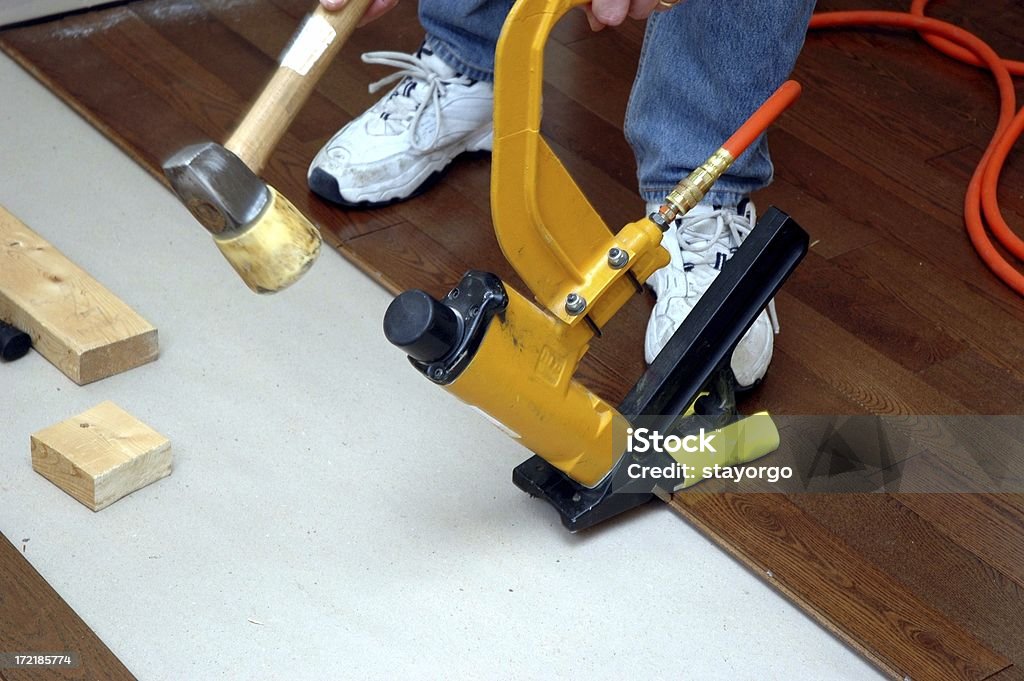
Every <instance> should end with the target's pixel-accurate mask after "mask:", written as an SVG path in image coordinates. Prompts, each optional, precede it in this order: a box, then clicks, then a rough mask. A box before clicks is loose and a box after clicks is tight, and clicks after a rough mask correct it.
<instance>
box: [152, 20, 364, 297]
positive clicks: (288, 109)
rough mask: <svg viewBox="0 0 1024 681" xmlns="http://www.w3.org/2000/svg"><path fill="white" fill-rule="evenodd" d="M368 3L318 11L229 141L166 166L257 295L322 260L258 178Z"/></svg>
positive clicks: (291, 212) (300, 223)
mask: <svg viewBox="0 0 1024 681" xmlns="http://www.w3.org/2000/svg"><path fill="white" fill-rule="evenodd" d="M371 1H372V0H349V3H348V4H347V5H345V7H344V8H343V9H341V10H339V11H337V12H328V11H327V10H325V9H324V8H323V7H322V6H319V5H318V6H317V8H316V11H315V12H313V14H311V15H310V16H308V17H307V18H306V21H305V23H303V25H302V28H300V29H299V31H298V33H296V34H295V36H294V37H293V38H292V41H291V43H290V44H289V46H288V47H287V48H286V49H285V51H284V52H283V53H282V55H281V59H280V63H279V64H278V68H277V71H276V72H275V73H274V75H273V76H272V77H271V79H270V82H268V83H267V85H266V86H265V87H264V88H263V91H262V92H261V93H260V94H259V96H258V97H257V98H256V101H255V102H253V104H252V107H251V108H250V109H249V111H248V113H246V115H245V118H243V119H242V121H241V123H239V124H238V127H237V128H236V129H235V131H234V133H232V135H231V137H230V138H228V141H227V142H225V143H224V145H223V146H222V145H220V144H217V143H215V142H204V143H200V144H193V145H190V146H188V147H185V148H184V149H182V150H181V151H179V152H177V153H176V154H174V155H173V156H172V157H171V158H169V159H168V160H167V161H166V162H165V163H164V174H165V175H166V176H167V179H168V180H169V181H170V183H171V187H172V188H173V189H174V191H175V193H177V195H178V197H179V198H181V200H182V201H183V202H184V204H185V206H186V207H187V208H188V209H189V211H191V212H192V215H194V216H195V217H196V219H197V220H199V222H200V223H202V225H203V227H205V228H206V229H207V231H209V232H210V234H212V235H213V238H214V242H215V243H216V244H217V247H218V248H219V249H220V251H221V253H223V254H224V257H225V258H227V260H228V262H229V263H231V266H232V267H234V268H235V271H236V272H238V274H239V276H241V277H242V280H243V281H245V283H246V284H247V285H248V286H249V288H251V289H252V290H253V291H256V292H257V293H274V292H276V291H280V290H281V289H283V288H285V287H287V286H289V285H291V284H292V283H294V282H295V281H297V280H298V279H299V278H300V277H301V276H302V275H303V274H304V273H305V272H306V270H308V269H309V268H310V266H311V265H312V264H313V263H314V262H315V261H316V258H317V256H318V255H319V254H320V232H319V231H317V229H316V227H314V226H313V224H312V223H310V221H309V220H308V219H306V217H305V216H304V215H303V214H302V213H300V212H299V210H298V209H297V208H295V206H293V205H292V204H291V203H290V202H289V201H288V200H287V199H286V198H285V197H284V196H283V195H282V194H280V193H278V192H277V190H275V189H274V188H273V187H271V186H269V185H267V184H266V183H265V182H263V180H261V179H260V178H259V173H260V172H261V171H262V170H263V167H264V166H265V165H266V163H267V159H268V158H269V157H270V154H271V152H273V150H274V147H276V146H277V143H278V141H280V139H281V137H282V135H284V133H285V130H287V129H288V126H289V125H291V122H292V120H293V119H294V118H295V116H296V114H298V112H299V110H300V109H301V108H302V105H303V104H305V102H306V100H307V99H308V98H309V95H310V94H311V93H312V91H313V88H314V87H315V86H316V83H317V81H318V80H319V79H320V77H321V76H322V75H323V73H324V71H326V70H327V66H328V64H330V62H331V60H332V59H333V58H334V55H335V54H337V52H338V50H340V49H341V46H342V45H343V44H344V43H345V41H346V40H347V39H348V37H349V36H350V35H351V34H352V31H353V30H354V29H355V27H356V24H358V23H359V20H360V19H361V18H362V16H363V13H364V12H365V11H366V8H367V7H368V6H369V5H370V2H371Z"/></svg>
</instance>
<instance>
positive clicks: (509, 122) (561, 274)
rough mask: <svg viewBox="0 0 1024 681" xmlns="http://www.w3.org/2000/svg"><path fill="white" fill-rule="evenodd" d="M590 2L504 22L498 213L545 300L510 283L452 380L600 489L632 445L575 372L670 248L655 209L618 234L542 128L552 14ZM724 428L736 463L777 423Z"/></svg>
mask: <svg viewBox="0 0 1024 681" xmlns="http://www.w3.org/2000/svg"><path fill="white" fill-rule="evenodd" d="M582 4H584V0H519V2H517V3H516V5H515V6H514V7H513V9H512V12H511V13H510V14H509V16H508V18H507V20H506V22H505V26H504V29H503V30H502V33H501V38H500V40H499V42H498V48H497V59H496V63H497V65H498V66H497V72H496V78H495V84H494V98H495V102H494V151H493V164H492V170H491V205H492V211H491V212H492V216H493V220H494V230H495V234H496V235H497V238H498V242H499V244H500V245H501V249H502V251H503V252H504V254H505V257H506V258H507V259H508V261H509V262H510V263H511V264H512V266H513V267H514V268H515V270H516V272H517V273H518V274H519V276H520V277H522V279H523V281H524V282H526V285H527V286H528V287H529V288H530V291H531V292H532V293H533V295H534V296H535V297H536V299H537V301H539V303H540V304H541V305H542V306H543V307H538V306H537V305H535V304H534V303H533V302H531V301H530V300H528V299H527V298H526V297H524V296H523V295H522V294H520V293H519V292H517V291H515V290H513V289H511V288H510V287H508V286H506V287H505V288H506V290H507V292H508V295H509V304H508V307H507V309H506V310H505V312H504V313H502V314H501V315H499V316H497V317H496V318H495V319H494V320H493V321H492V322H491V323H490V326H489V328H488V330H487V331H486V333H485V335H484V338H483V340H482V342H481V344H480V347H479V348H478V349H477V351H476V353H475V354H474V357H473V359H472V361H471V362H470V363H469V365H468V366H467V367H466V369H465V370H464V371H463V372H462V373H461V374H460V375H459V376H458V378H456V379H455V380H454V381H453V382H452V383H451V384H449V385H448V386H447V389H448V390H449V391H450V392H452V393H453V394H455V395H456V396H458V397H459V398H460V399H462V400H463V401H465V402H468V403H469V404H472V405H474V406H476V407H477V408H479V409H481V410H482V411H484V412H485V413H487V414H488V415H489V416H491V417H492V418H493V419H495V420H496V421H498V422H500V423H501V424H503V425H504V426H505V427H506V428H507V429H508V430H510V431H512V432H513V434H514V436H516V437H518V438H519V439H520V440H521V442H522V444H523V445H525V446H526V447H528V448H529V449H530V450H532V451H533V452H535V453H536V454H538V455H539V456H541V457H542V458H544V459H545V460H546V461H548V462H549V463H551V464H552V465H553V466H555V467H556V468H558V469H559V470H561V471H563V472H564V473H566V474H567V475H568V476H570V477H571V478H573V479H574V480H576V481H577V482H579V483H580V484H582V485H585V486H588V487H593V486H595V485H597V484H598V483H599V482H601V480H602V479H603V478H604V477H605V476H606V475H607V474H608V472H609V471H610V470H611V469H612V467H613V466H614V465H615V463H616V460H617V458H618V457H619V456H620V455H621V454H622V452H623V451H625V447H626V428H627V427H628V425H629V424H628V422H627V420H626V418H625V417H623V416H622V415H621V414H620V413H619V412H618V411H617V410H616V409H615V408H614V407H613V406H612V405H610V404H608V403H607V402H606V401H605V400H603V399H601V398H600V397H598V396H597V395H595V394H594V393H593V392H591V391H590V390H589V389H588V388H587V387H586V386H585V385H583V384H582V383H580V382H578V381H576V380H575V379H574V378H573V376H574V375H575V373H576V370H577V368H578V367H579V363H580V360H582V358H583V356H584V355H585V354H586V352H587V350H588V349H589V347H590V341H591V338H592V337H593V335H594V329H595V328H600V327H602V326H604V325H605V324H606V323H607V322H608V321H609V320H610V319H611V318H612V316H614V315H615V313H616V312H618V310H619V309H621V307H622V306H623V305H624V304H625V303H626V302H627V301H628V300H629V299H630V298H631V297H632V296H633V295H635V293H636V285H637V284H638V283H643V282H645V281H646V280H647V278H648V277H649V276H650V275H651V274H652V273H653V272H654V271H655V270H657V269H659V268H661V267H664V266H665V265H667V264H668V262H669V254H668V252H667V251H666V250H665V249H664V248H662V247H661V236H662V232H661V229H660V228H659V227H658V226H657V225H656V224H654V222H653V221H651V220H650V219H648V218H647V217H644V218H642V219H640V220H637V221H636V222H632V223H630V224H628V225H625V226H624V227H623V228H622V229H620V230H619V231H618V233H612V231H611V230H610V229H609V227H608V226H607V225H606V224H605V223H604V221H603V220H602V219H601V217H600V216H599V215H598V214H597V212H596V211H595V210H594V208H593V206H591V205H590V202H589V201H587V199H586V197H585V196H584V195H583V193H582V192H581V191H580V189H579V187H577V185H576V183H575V182H574V181H573V179H572V177H571V176H570V175H569V173H568V172H567V171H566V170H565V167H564V166H563V165H562V164H561V162H560V161H559V160H558V158H557V157H556V156H555V154H554V152H553V151H552V150H551V148H550V147H549V146H548V145H547V144H546V143H545V141H544V139H543V138H542V137H541V135H540V117H541V90H542V85H543V59H544V44H545V43H546V42H547V39H548V35H549V34H550V32H551V29H552V27H553V26H554V25H555V23H556V22H557V21H558V20H559V19H560V18H561V17H562V16H563V15H564V14H565V13H566V12H567V11H568V10H569V9H571V8H572V7H574V6H577V5H582ZM612 248H619V249H621V250H623V251H625V252H626V253H627V254H628V256H629V260H628V262H627V263H626V265H625V266H624V267H620V268H618V269H616V268H615V267H612V266H611V265H610V264H609V262H608V252H609V250H611V249H612ZM630 277H632V278H634V279H635V281H630ZM572 293H575V294H576V295H578V296H580V297H582V298H583V299H584V300H585V301H586V308H585V310H584V311H583V312H582V313H578V314H575V315H574V314H570V313H569V311H567V310H566V305H565V303H566V298H567V297H568V296H569V294H572ZM585 318H589V320H590V322H591V323H592V324H588V323H585V322H584V319H585ZM741 423H742V422H741ZM759 423H760V422H759ZM769 423H770V420H769ZM723 430H729V431H731V432H733V433H734V434H733V435H730V436H729V439H730V441H733V442H735V443H736V446H735V447H733V448H732V449H733V451H731V452H730V453H729V454H728V456H729V461H730V463H733V462H740V461H746V460H751V459H753V458H756V457H758V456H762V455H763V454H765V453H767V452H769V451H771V450H772V449H774V448H775V447H777V445H778V436H777V433H775V435H774V439H773V438H772V437H771V435H772V433H773V432H774V426H772V427H771V428H765V427H760V428H757V429H752V430H750V433H753V432H755V431H756V433H757V436H756V437H750V436H749V433H747V430H744V428H743V426H736V425H735V424H733V426H730V427H728V428H727V429H723ZM769 431H771V432H769ZM745 433H746V434H745Z"/></svg>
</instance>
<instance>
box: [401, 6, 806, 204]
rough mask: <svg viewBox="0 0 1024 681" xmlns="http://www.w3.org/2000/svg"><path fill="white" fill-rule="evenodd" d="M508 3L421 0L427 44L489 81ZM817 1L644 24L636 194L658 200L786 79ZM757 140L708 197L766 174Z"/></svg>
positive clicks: (630, 135) (631, 133) (714, 9)
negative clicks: (637, 190) (637, 188)
mask: <svg viewBox="0 0 1024 681" xmlns="http://www.w3.org/2000/svg"><path fill="white" fill-rule="evenodd" d="M511 7H512V2H510V1H508V0H461V1H459V2H456V1H455V0H421V1H420V4H419V15H420V22H421V23H422V24H423V27H424V28H425V29H426V31H427V38H426V44H427V46H428V47H430V48H431V49H432V50H433V51H434V53H435V54H437V55H438V56H439V57H440V58H441V59H442V60H444V61H445V62H446V63H447V64H448V65H449V66H451V67H452V68H454V69H456V70H457V71H459V72H461V73H463V74H465V75H466V76H469V77H470V78H476V79H478V80H488V81H491V80H493V79H494V49H495V45H496V43H497V40H498V35H499V34H500V32H501V25H502V22H503V21H504V20H505V15H506V14H507V13H508V11H509V9H510V8H511ZM813 8H814V0H683V1H682V2H680V3H679V5H678V6H676V7H674V8H672V9H671V10H668V11H665V12H656V13H654V14H653V15H651V17H650V18H649V19H648V20H647V32H646V34H645V35H644V44H643V49H642V51H641V53H640V66H639V68H638V69H637V74H636V80H635V81H634V83H633V90H632V93H631V94H630V97H629V106H628V108H627V110H626V121H625V125H624V127H625V132H626V139H627V140H628V141H629V143H630V145H631V146H632V147H633V152H634V154H635V155H636V163H637V179H638V181H639V187H640V195H641V196H642V197H643V199H644V200H645V201H647V202H660V201H661V200H662V199H663V198H664V196H665V195H666V194H667V193H668V192H670V191H671V190H672V188H673V187H674V186H675V185H676V183H677V182H678V181H679V180H680V179H682V178H683V177H685V176H686V175H688V174H689V173H690V171H691V170H693V168H695V167H696V166H698V165H700V164H701V163H703V162H704V160H705V159H706V158H707V157H708V156H709V155H711V153H712V152H714V150H715V149H717V148H718V147H719V146H720V145H721V144H722V143H723V142H724V141H725V140H726V139H727V138H728V137H729V136H730V135H731V134H732V133H733V132H734V131H735V130H736V128H738V127H739V126H740V125H741V124H742V123H743V122H744V121H745V120H746V119H747V117H748V116H749V115H750V114H751V113H753V112H754V110H755V109H756V108H757V107H758V106H760V105H761V103H762V102H763V101H764V100H765V99H767V98H768V96H769V95H770V94H771V93H772V92H774V91H775V89H776V88H777V87H778V86H779V85H780V84H782V82H783V81H784V80H785V79H786V78H787V77H788V76H789V73H790V72H791V71H792V70H793V65H794V64H795V63H796V58H797V55H798V54H799V53H800V48H801V47H803V42H804V36H805V35H806V32H807V24H808V22H809V21H810V16H811V11H812V10H813ZM772 172H773V169H772V162H771V158H770V157H769V155H768V141H767V139H766V137H765V136H764V135H762V136H761V137H760V139H758V140H757V142H755V143H754V144H753V145H751V147H750V148H749V149H747V151H746V152H745V153H743V154H742V155H741V156H740V157H739V158H738V159H736V162H735V163H734V164H733V166H732V168H730V170H729V172H728V174H727V175H726V176H725V177H723V178H722V179H721V180H719V181H718V183H716V184H715V187H714V188H713V189H712V190H711V192H710V193H709V194H708V196H707V197H706V199H705V201H706V202H708V203H714V204H722V205H731V204H735V203H737V202H738V201H739V200H741V199H742V198H745V197H746V196H747V195H749V194H750V193H751V192H753V191H755V190H757V189H761V188H762V187H764V186H766V185H767V184H768V183H769V182H770V181H771V178H772Z"/></svg>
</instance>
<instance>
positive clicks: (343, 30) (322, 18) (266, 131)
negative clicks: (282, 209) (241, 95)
mask: <svg viewBox="0 0 1024 681" xmlns="http://www.w3.org/2000/svg"><path fill="white" fill-rule="evenodd" d="M371 2H372V0H349V2H348V4H346V5H345V6H344V7H343V8H342V9H340V10H338V11H337V12H329V11H327V10H326V9H324V8H323V6H321V5H318V6H317V8H316V11H315V12H313V14H311V15H309V16H308V17H307V18H306V21H305V22H304V23H303V25H302V28H300V29H299V31H298V33H296V34H295V36H294V37H293V38H292V41H291V44H289V45H288V47H287V48H286V49H285V51H284V53H283V54H282V55H281V61H280V63H279V64H278V68H277V71H276V72H275V73H274V75H273V76H272V77H271V79H270V82H268V83H267V85H266V86H265V87H264V88H263V91H262V92H261V93H260V95H259V97H257V99H256V101H255V102H253V104H252V106H251V107H250V108H249V111H248V113H246V114H245V118H243V119H242V121H241V123H239V124H238V127H237V128H236V129H235V131H234V132H233V133H232V134H231V137H230V138H229V139H228V141H227V143H225V145H224V146H225V147H227V148H228V149H229V150H231V151H232V152H234V153H235V154H236V155H237V156H238V157H239V158H241V159H242V161H244V162H245V164H246V165H247V166H249V168H250V169H252V171H253V172H255V173H257V174H259V173H260V172H261V171H262V170H263V167H264V166H265V165H266V163H267V159H269V158H270V154H271V153H272V152H273V151H274V147H276V146H277V143H278V142H279V141H280V139H281V137H282V136H283V135H284V133H285V131H286V130H287V129H288V126H289V125H291V123H292V120H294V119H295V116H296V115H297V114H298V112H299V111H300V110H301V109H302V106H303V104H305V103H306V100H307V99H309V95H310V94H311V93H312V92H313V88H314V87H316V84H317V81H319V80H320V77H321V76H322V75H323V74H324V72H325V71H326V70H327V66H328V65H329V64H330V63H331V60H332V59H334V56H335V55H336V54H337V53H338V50H340V49H341V47H342V45H344V44H345V41H346V40H348V38H349V36H350V35H352V31H354V30H355V28H356V25H357V24H358V23H359V20H360V19H361V18H362V16H363V14H364V13H365V12H366V9H367V8H368V7H369V6H370V3H371Z"/></svg>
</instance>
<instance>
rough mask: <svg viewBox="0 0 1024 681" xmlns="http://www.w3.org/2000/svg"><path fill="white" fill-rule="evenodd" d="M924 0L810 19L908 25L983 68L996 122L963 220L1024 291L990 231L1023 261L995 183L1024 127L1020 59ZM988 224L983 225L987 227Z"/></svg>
mask: <svg viewBox="0 0 1024 681" xmlns="http://www.w3.org/2000/svg"><path fill="white" fill-rule="evenodd" d="M927 4H928V0H913V2H912V3H911V8H910V11H909V12H883V11H870V10H864V11H843V12H822V13H819V14H815V15H814V17H813V18H812V19H811V28H812V29H826V28H850V27H886V28H907V29H911V30H913V31H916V32H917V33H919V34H920V35H921V36H922V37H923V38H924V39H925V40H926V41H927V42H928V44H930V45H932V46H933V47H935V48H936V49H937V50H939V51H940V52H942V53H943V54H946V55H948V56H950V57H952V58H954V59H958V60H960V61H963V62H966V63H968V64H973V65H976V66H980V67H984V68H987V69H988V70H990V71H991V72H992V76H993V77H994V78H995V81H996V85H997V87H998V89H999V98H1000V106H999V122H998V124H997V125H996V131H995V134H994V135H993V136H992V139H991V141H990V142H989V144H988V147H987V148H986V149H985V153H984V155H983V156H982V158H981V161H980V162H979V163H978V166H977V168H976V169H975V171H974V173H973V174H972V176H971V181H970V183H969V184H968V185H967V194H966V196H965V198H964V223H965V225H966V227H967V234H968V236H969V237H970V239H971V243H972V244H973V245H974V248H975V250H977V252H978V255H980V256H981V259H982V260H983V261H984V262H985V264H986V265H987V266H988V267H989V268H990V269H991V270H992V271H993V272H994V273H995V275H996V276H997V277H999V278H1000V279H1001V280H1002V281H1003V282H1005V283H1006V285H1007V286H1009V287H1011V288H1012V289H1013V290H1014V291H1016V292H1017V293H1018V294H1019V295H1021V296H1024V275H1022V274H1021V273H1020V271H1018V270H1017V269H1016V268H1015V267H1014V265H1012V264H1011V263H1010V262H1009V261H1007V260H1006V258H1004V257H1003V256H1002V255H1001V254H1000V252H999V251H998V250H997V248H996V246H995V244H994V243H993V242H992V240H991V239H990V238H989V235H988V232H989V231H991V233H992V234H993V235H994V236H995V237H996V239H997V240H998V242H999V243H1000V244H1001V245H1002V246H1003V247H1004V248H1005V249H1006V250H1007V251H1009V252H1010V253H1011V254H1012V255H1013V256H1014V257H1015V258H1017V259H1018V260H1021V261H1024V241H1022V240H1021V239H1020V237H1018V236H1017V235H1016V234H1014V232H1013V230H1012V229H1011V228H1010V226H1009V225H1008V224H1007V223H1006V220H1005V219H1004V218H1003V216H1002V213H1001V211H1000V210H999V199H998V195H997V194H998V186H999V175H1000V173H1001V172H1002V169H1003V165H1004V164H1005V162H1006V157H1007V156H1008V155H1009V153H1010V150H1011V149H1012V148H1013V145H1014V144H1015V143H1016V141H1017V140H1018V139H1019V138H1020V136H1021V133H1022V132H1024V108H1022V109H1021V110H1020V111H1017V102H1016V96H1015V92H1014V85H1013V79H1012V77H1011V76H1012V75H1024V62H1018V61H1010V60H1003V59H1001V58H1000V57H999V55H997V54H996V53H995V51H994V50H993V49H992V48H991V47H989V45H988V44H987V43H985V42H984V41H982V40H981V39H980V38H978V37H977V36H975V35H974V34H972V33H969V32H968V31H965V30H964V29H962V28H960V27H958V26H956V25H954V24H950V23H948V22H945V21H940V20H938V19H932V18H929V17H926V16H925V15H924V10H925V7H926V6H927ZM986 224H987V229H986Z"/></svg>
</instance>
